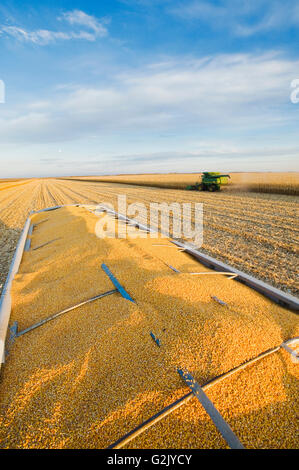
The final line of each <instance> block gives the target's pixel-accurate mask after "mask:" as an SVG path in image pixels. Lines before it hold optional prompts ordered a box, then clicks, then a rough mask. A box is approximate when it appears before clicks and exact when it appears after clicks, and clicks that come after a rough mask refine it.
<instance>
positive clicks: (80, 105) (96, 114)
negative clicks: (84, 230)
mask: <svg viewBox="0 0 299 470" xmlns="http://www.w3.org/2000/svg"><path fill="white" fill-rule="evenodd" d="M153 65H156V66H153ZM157 65H158V64H149V65H148V66H146V67H143V68H141V69H133V70H131V71H130V72H127V73H123V74H120V75H115V76H114V77H113V79H112V77H111V81H110V83H109V84H107V85H105V86H104V85H101V86H100V85H98V86H93V87H87V86H77V87H74V85H71V86H70V87H65V88H64V89H60V90H57V91H56V92H54V96H53V97H51V98H50V97H48V96H45V97H43V100H41V101H39V100H38V101H37V102H36V103H30V104H28V105H26V106H24V107H22V108H21V109H20V108H18V109H17V110H16V114H15V117H13V116H12V112H11V110H10V114H9V115H7V116H6V119H5V116H4V115H3V117H2V119H1V118H0V139H1V140H2V141H19V142H20V141H22V140H23V141H27V142H55V141H63V140H76V139H80V138H88V137H90V136H92V135H97V136H101V135H102V136H106V135H108V134H111V135H113V134H114V133H119V132H123V133H126V134H130V133H132V134H133V135H138V133H140V132H141V133H142V132H159V133H163V132H170V133H171V132H174V133H177V134H178V135H179V134H181V133H182V132H184V131H188V130H189V129H193V130H194V129H200V130H201V131H203V132H204V130H205V129H211V126H212V127H213V129H216V128H218V129H222V130H224V129H230V130H231V129H234V130H236V129H239V130H240V131H241V130H242V129H243V131H244V132H245V131H246V132H247V131H248V130H250V129H251V130H258V132H260V130H261V129H262V127H267V128H271V129H272V130H273V128H275V127H279V126H284V125H286V124H287V123H288V122H289V121H290V120H291V119H293V115H291V116H290V115H289V114H288V113H286V112H285V108H286V107H288V106H291V104H290V97H289V94H290V83H291V80H292V79H293V77H294V76H295V73H296V71H297V70H298V69H299V61H298V60H297V61H296V60H292V59H285V58H283V57H281V56H280V55H279V54H278V53H274V52H273V53H271V54H270V53H269V54H261V55H253V54H227V55H218V56H215V57H206V58H201V59H193V60H187V59H172V60H170V61H169V62H165V63H164V64H162V63H161V64H159V67H158V66H157ZM294 112H295V110H294ZM195 132H196V131H195Z"/></svg>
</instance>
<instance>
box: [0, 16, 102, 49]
mask: <svg viewBox="0 0 299 470" xmlns="http://www.w3.org/2000/svg"><path fill="white" fill-rule="evenodd" d="M58 20H64V21H65V22H66V23H68V24H69V25H73V26H75V27H76V26H78V27H79V28H77V29H75V30H65V31H51V30H48V29H37V30H34V31H29V30H27V29H25V28H23V27H19V26H15V25H9V26H7V25H2V26H0V35H1V34H2V35H4V36H9V37H13V38H14V39H16V40H18V41H21V42H28V43H34V44H37V45H40V46H45V45H47V44H50V43H53V42H55V41H58V40H63V41H69V40H71V39H81V40H86V41H95V40H96V39H97V38H99V37H103V36H106V35H107V34H108V31H107V28H106V27H105V26H104V24H103V23H104V22H101V21H100V20H99V19H98V18H96V17H95V16H91V15H87V14H86V13H84V12H83V11H81V10H73V11H69V12H65V13H63V15H62V16H61V17H59V18H58ZM83 28H84V29H83Z"/></svg>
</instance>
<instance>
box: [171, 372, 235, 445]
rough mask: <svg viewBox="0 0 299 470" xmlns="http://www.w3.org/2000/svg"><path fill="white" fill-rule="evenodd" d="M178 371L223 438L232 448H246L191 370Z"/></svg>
mask: <svg viewBox="0 0 299 470" xmlns="http://www.w3.org/2000/svg"><path fill="white" fill-rule="evenodd" d="M178 373H179V374H180V376H181V377H182V379H183V380H184V381H185V382H186V384H187V385H188V387H189V388H190V389H191V390H192V392H193V394H194V395H195V396H196V398H197V399H198V401H199V402H200V403H201V405H202V406H203V407H204V409H205V410H206V412H207V413H208V415H209V416H210V418H211V420H212V421H213V423H214V424H215V426H216V427H217V429H218V431H219V432H220V433H221V435H222V436H223V438H224V439H225V440H226V442H227V443H228V445H229V446H230V448H231V449H244V446H243V445H242V444H241V442H240V441H239V439H238V438H237V436H236V435H235V433H234V432H233V430H232V429H231V427H230V426H229V424H228V423H227V422H226V421H225V420H224V419H223V417H222V416H221V414H220V413H219V411H218V410H217V409H216V408H215V406H214V405H213V403H212V402H211V400H210V399H209V398H208V396H207V395H206V394H205V392H204V391H203V389H202V388H201V386H200V385H199V383H198V382H196V380H195V379H194V377H192V375H191V374H190V373H189V372H187V371H183V370H182V369H178Z"/></svg>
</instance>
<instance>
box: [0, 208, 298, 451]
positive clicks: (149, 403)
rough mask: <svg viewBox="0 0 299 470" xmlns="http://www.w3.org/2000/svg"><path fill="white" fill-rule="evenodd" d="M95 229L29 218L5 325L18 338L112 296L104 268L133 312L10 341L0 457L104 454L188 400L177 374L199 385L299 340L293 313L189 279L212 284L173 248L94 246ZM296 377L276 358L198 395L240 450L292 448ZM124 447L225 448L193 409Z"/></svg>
mask: <svg viewBox="0 0 299 470" xmlns="http://www.w3.org/2000/svg"><path fill="white" fill-rule="evenodd" d="M99 220H100V219H99V218H98V217H97V216H95V215H94V214H91V213H90V212H88V211H87V210H86V209H85V208H80V207H66V208H61V209H59V210H56V211H53V212H46V213H41V214H37V215H34V216H32V223H34V224H35V228H34V231H33V235H32V240H31V250H30V251H29V252H26V253H24V256H23V260H22V263H21V266H20V270H19V273H18V274H17V276H16V277H15V280H14V282H13V288H12V299H13V308H12V313H11V319H10V325H12V323H13V322H14V321H17V322H18V325H19V327H18V328H19V330H23V329H25V328H27V327H29V326H30V325H33V324H34V323H36V322H38V321H40V320H43V319H45V318H46V317H48V316H50V315H51V314H54V313H56V312H58V311H60V310H62V309H64V308H67V307H70V306H72V305H74V304H76V303H78V302H81V301H83V300H86V299H88V298H90V297H93V296H95V295H97V294H100V293H104V292H106V291H109V290H111V289H113V288H114V286H113V284H112V282H111V280H110V279H109V277H108V276H107V275H106V273H105V272H104V271H103V270H102V269H101V264H102V263H105V264H106V265H107V266H108V267H109V269H110V270H111V271H112V273H113V274H114V275H115V276H116V277H117V279H118V280H119V282H120V283H121V284H122V286H123V287H124V288H125V289H126V291H127V292H128V293H129V294H130V296H131V297H132V298H133V299H134V300H135V303H132V302H130V301H128V300H126V299H124V298H123V297H122V296H121V295H120V293H115V294H113V295H110V296H108V297H104V298H102V299H99V300H96V301H94V302H92V303H90V304H87V305H84V306H82V307H80V308H77V309H75V310H73V311H71V312H68V313H66V314H64V315H62V316H61V317H59V318H57V319H55V320H53V321H51V322H48V323H46V324H45V325H43V326H41V327H39V328H37V329H35V330H32V331H30V332H29V333H27V334H25V335H23V336H20V337H18V338H16V339H15V342H14V343H13V344H12V345H11V346H10V353H9V356H8V358H7V362H6V364H5V365H4V366H3V367H2V370H1V381H0V406H1V408H0V410H1V412H0V413H1V414H0V445H1V447H2V448H105V447H107V446H108V445H110V444H111V443H113V442H114V441H115V440H117V439H118V438H120V437H121V436H122V435H124V434H125V433H127V432H129V431H130V430H132V429H133V428H135V427H136V426H137V425H138V424H140V423H141V422H143V421H144V420H146V419H148V418H149V417H151V416H152V415H154V414H155V413H157V412H158V411H159V410H161V409H162V408H163V407H165V406H166V405H168V404H169V403H171V402H172V401H174V400H176V399H177V398H179V397H180V396H182V395H184V394H185V393H186V392H188V389H187V388H186V386H185V384H184V383H183V382H182V380H181V378H180V376H179V374H178V373H177V368H178V367H180V368H187V369H188V370H189V372H191V374H192V375H193V376H194V377H195V379H196V380H197V381H198V382H199V383H200V384H202V383H205V382H206V381H207V380H209V379H212V378H213V377H215V376H217V375H219V374H221V373H224V372H227V371H229V370H230V369H231V368H233V367H235V366H238V365H239V364H241V363H243V362H244V361H247V360H249V359H251V358H253V357H256V356H257V355H258V354H260V353H262V352H263V351H266V350H268V349H270V348H273V347H275V346H278V345H279V344H281V343H282V342H283V341H284V340H287V339H289V338H292V337H294V336H296V335H298V332H299V328H298V321H297V318H296V315H295V314H294V313H292V312H290V311H288V310H287V309H284V308H282V307H279V306H277V305H276V304H274V303H273V302H271V301H270V300H268V299H266V298H265V297H263V296H262V295H260V294H258V293H257V292H255V291H253V290H251V289H250V288H248V287H245V286H243V285H242V284H240V283H238V282H236V281H234V280H231V279H228V278H227V277H225V276H222V275H217V274H214V275H205V274H203V275H199V276H192V275H190V274H188V273H191V272H201V273H208V272H211V271H210V270H209V269H207V268H206V267H204V266H202V265H201V264H199V263H198V262H197V261H195V260H193V259H192V258H191V257H189V256H188V255H187V254H185V253H184V252H181V251H179V250H178V249H177V248H175V247H174V246H173V245H172V244H171V243H170V242H169V240H168V239H166V238H163V237H160V236H159V237H158V238H156V239H155V238H151V237H150V236H149V235H148V234H145V233H143V238H140V237H136V231H135V229H132V228H131V229H130V230H129V234H128V236H127V237H126V238H123V239H116V238H104V239H103V238H102V239H100V238H98V237H96V235H95V229H96V225H97V222H98V221H99ZM119 227H121V228H122V229H124V227H125V225H124V224H123V223H120V222H119ZM49 242H50V243H49ZM160 245H165V246H160ZM35 248H36V249H35ZM170 266H173V267H175V268H176V269H177V270H179V271H181V274H178V273H176V272H175V271H173V270H172V269H171V267H170ZM213 296H216V297H217V298H219V299H221V300H222V301H223V302H225V303H226V304H227V305H221V304H219V303H218V302H216V301H215V300H214V299H213V298H212V297H213ZM150 332H153V333H154V334H155V335H156V337H158V338H159V339H160V341H161V347H158V346H157V345H156V343H155V342H154V341H153V339H152V338H151V336H150ZM297 368H298V365H297V364H295V363H294V362H292V360H291V357H290V355H289V354H288V353H287V352H286V351H284V350H279V351H278V352H277V353H275V354H273V355H272V356H268V357H266V358H265V359H262V360H261V361H259V362H258V363H255V364H254V365H252V366H249V367H247V368H246V369H245V370H243V371H241V372H238V373H236V374H235V375H233V376H231V377H229V378H227V379H225V380H223V381H222V382H221V383H220V384H218V385H215V386H214V387H211V388H210V389H209V391H208V392H207V393H208V396H209V397H210V398H211V399H212V401H213V402H214V404H215V406H216V407H217V408H218V410H219V411H220V413H221V414H222V415H223V417H224V418H225V420H226V421H227V422H228V423H229V424H230V426H231V427H232V429H233V431H234V432H235V433H236V434H237V436H238V437H239V439H240V440H241V442H242V444H243V445H244V446H245V447H248V448H259V447H265V448H273V447H274V448H284V447H285V448H292V447H296V441H295V435H296V433H295V412H296V402H295V398H296V376H297V377H298V370H297ZM127 447H128V448H147V447H148V448H157V447H161V448H166V447H169V448H183V447H186V448H223V447H226V443H225V441H224V440H223V438H222V437H221V435H220V433H219V432H218V430H217V429H216V428H215V426H214V425H213V423H212V422H211V420H210V418H209V416H208V415H207V414H206V412H205V411H204V410H203V408H202V407H201V405H200V404H199V402H198V401H197V400H196V399H195V398H193V399H192V400H191V401H189V402H188V404H186V405H184V406H182V407H181V408H179V409H178V410H176V411H175V412H173V413H172V414H170V415H169V416H168V417H166V418H164V419H163V420H161V421H160V422H159V423H158V424H156V425H154V426H153V427H152V428H151V429H149V430H147V431H146V432H144V433H143V434H141V435H140V436H139V437H137V438H136V439H134V440H132V441H131V442H130V443H129V444H128V445H127Z"/></svg>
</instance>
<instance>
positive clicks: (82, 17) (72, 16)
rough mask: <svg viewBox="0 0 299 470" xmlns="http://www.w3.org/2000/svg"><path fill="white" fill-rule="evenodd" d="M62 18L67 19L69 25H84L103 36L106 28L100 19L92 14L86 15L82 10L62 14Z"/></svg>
mask: <svg viewBox="0 0 299 470" xmlns="http://www.w3.org/2000/svg"><path fill="white" fill-rule="evenodd" d="M63 18H64V19H65V20H66V21H68V22H69V23H70V24H71V25H80V26H86V27H87V28H89V29H91V30H93V31H94V32H95V33H96V35H98V36H105V35H106V34H107V29H106V28H105V27H104V26H103V24H102V23H100V21H99V20H98V19H97V18H96V17H95V16H92V15H87V14H86V13H84V11H81V10H73V11H68V12H65V13H64V14H63Z"/></svg>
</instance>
